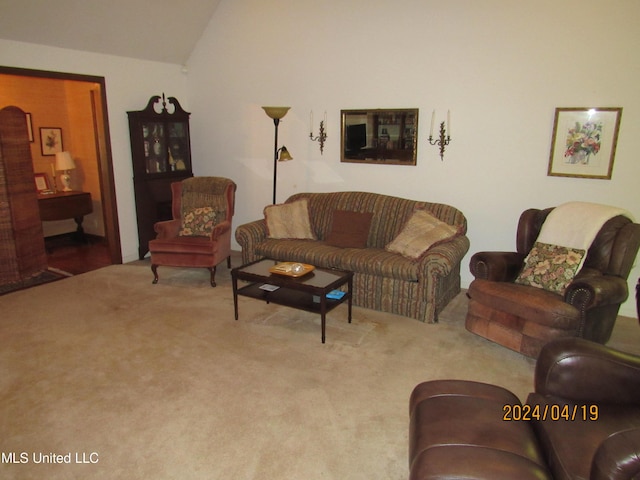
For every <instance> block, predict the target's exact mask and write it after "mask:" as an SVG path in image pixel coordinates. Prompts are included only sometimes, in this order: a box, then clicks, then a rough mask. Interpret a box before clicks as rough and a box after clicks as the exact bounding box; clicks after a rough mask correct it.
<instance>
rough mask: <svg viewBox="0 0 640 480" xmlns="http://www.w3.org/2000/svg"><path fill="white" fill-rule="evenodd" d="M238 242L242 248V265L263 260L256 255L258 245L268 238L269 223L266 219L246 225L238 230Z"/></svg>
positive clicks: (236, 235) (236, 234) (236, 233)
mask: <svg viewBox="0 0 640 480" xmlns="http://www.w3.org/2000/svg"><path fill="white" fill-rule="evenodd" d="M235 237H236V241H237V242H238V243H239V244H240V247H242V263H243V264H246V263H249V262H253V261H255V260H259V259H260V258H262V257H261V256H260V255H256V253H255V249H256V245H257V244H258V243H260V242H262V241H263V240H265V239H266V238H267V223H266V222H265V221H264V219H261V220H255V221H253V222H250V223H245V224H244V225H240V226H239V227H237V228H236V232H235Z"/></svg>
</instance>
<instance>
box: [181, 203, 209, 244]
mask: <svg viewBox="0 0 640 480" xmlns="http://www.w3.org/2000/svg"><path fill="white" fill-rule="evenodd" d="M217 217H218V212H216V211H215V210H214V209H213V208H212V207H199V208H193V209H190V210H187V211H186V212H185V213H184V217H182V228H181V229H180V232H178V235H179V236H181V237H209V236H211V232H212V231H213V227H215V226H216V221H217Z"/></svg>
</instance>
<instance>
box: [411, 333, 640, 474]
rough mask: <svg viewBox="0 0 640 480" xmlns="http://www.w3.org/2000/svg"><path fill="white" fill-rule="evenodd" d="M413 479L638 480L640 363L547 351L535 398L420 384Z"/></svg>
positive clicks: (596, 353) (593, 349)
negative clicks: (524, 399) (521, 397)
mask: <svg viewBox="0 0 640 480" xmlns="http://www.w3.org/2000/svg"><path fill="white" fill-rule="evenodd" d="M409 411H410V427H409V466H410V477H409V478H410V479H411V480H423V479H436V478H437V479H459V478H465V479H487V480H489V479H490V480H513V479H518V480H527V479H531V480H534V479H535V480H543V479H557V480H560V479H562V480H568V479H591V480H623V479H637V478H640V357H638V356H635V355H630V354H626V353H622V352H619V351H616V350H613V349H611V348H608V347H605V346H603V345H599V344H597V343H593V342H590V341H588V340H584V339H580V338H565V339H560V340H555V341H553V342H550V343H548V344H547V345H545V347H543V349H542V351H541V353H540V356H539V357H538V360H537V363H536V369H535V392H534V393H531V394H530V395H529V396H528V398H527V401H526V403H525V404H524V405H523V404H521V403H520V401H519V400H518V398H517V397H516V396H515V395H514V394H513V393H511V392H509V391H508V390H506V389H504V388H502V387H499V386H496V385H489V384H485V383H479V382H472V381H465V380H434V381H430V382H424V383H421V384H419V385H417V386H416V387H415V388H414V390H413V392H412V394H411V399H410V403H409Z"/></svg>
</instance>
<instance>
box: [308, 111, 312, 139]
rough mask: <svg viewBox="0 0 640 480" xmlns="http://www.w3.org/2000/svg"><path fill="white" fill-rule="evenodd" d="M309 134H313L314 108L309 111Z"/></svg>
mask: <svg viewBox="0 0 640 480" xmlns="http://www.w3.org/2000/svg"><path fill="white" fill-rule="evenodd" d="M309 134H311V135H313V110H311V113H309Z"/></svg>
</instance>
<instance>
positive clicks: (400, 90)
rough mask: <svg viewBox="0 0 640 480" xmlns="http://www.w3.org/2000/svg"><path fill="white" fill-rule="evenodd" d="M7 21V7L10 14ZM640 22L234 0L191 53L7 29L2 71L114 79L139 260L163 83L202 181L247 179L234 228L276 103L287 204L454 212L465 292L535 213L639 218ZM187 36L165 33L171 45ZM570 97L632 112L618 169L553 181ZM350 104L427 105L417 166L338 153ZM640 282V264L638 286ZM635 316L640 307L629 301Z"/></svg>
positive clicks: (129, 221)
mask: <svg viewBox="0 0 640 480" xmlns="http://www.w3.org/2000/svg"><path fill="white" fill-rule="evenodd" d="M43 5H46V4H43ZM45 8H48V9H51V8H52V7H43V9H45ZM185 8H186V7H185ZM53 9H54V10H55V9H56V8H55V7H54V8H53ZM72 13H73V12H68V15H69V16H70V17H73V15H72ZM10 16H11V15H10V12H9V13H7V14H5V13H4V12H3V14H2V17H3V18H4V19H5V20H3V21H10V20H8V19H10ZM639 18H640V5H639V4H638V3H637V2H634V1H632V0H615V1H614V2H609V3H607V4H606V5H605V4H603V3H602V2H597V1H595V0H582V1H577V0H567V1H563V2H557V1H554V0H540V1H535V2H524V3H523V2H510V1H505V0H481V1H472V0H454V1H450V2H437V1H435V0H425V1H414V0H400V1H399V2H381V1H377V0H376V1H365V0H354V1H351V2H347V3H346V2H339V1H337V0H329V1H328V2H322V3H318V2H309V1H305V2H300V1H293V0H279V1H277V2H264V1H259V0H234V1H231V0H221V1H220V2H219V3H218V5H217V7H216V8H215V10H214V12H213V15H212V16H211V19H210V21H209V22H208V23H207V25H206V27H205V29H204V30H203V32H202V35H201V37H200V38H199V40H198V41H197V42H196V43H195V45H194V48H193V50H192V51H191V52H190V53H189V54H188V55H187V56H186V57H184V58H181V59H179V60H175V61H170V62H168V61H160V60H157V59H156V60H150V59H148V58H147V59H144V58H134V57H133V56H123V55H117V54H113V53H97V52H94V51H88V50H85V49H84V48H83V44H82V42H81V39H79V42H78V44H77V45H76V46H75V47H69V46H67V47H65V48H63V47H60V46H54V45H39V44H35V43H29V41H28V40H22V41H16V40H13V39H6V38H2V39H0V64H2V65H5V66H10V67H18V68H27V69H36V70H47V71H56V72H69V73H76V74H86V75H97V76H102V77H104V78H105V84H106V98H107V108H108V116H109V130H110V142H111V152H112V161H113V173H114V178H115V191H116V201H117V207H118V220H119V231H120V239H121V245H122V258H123V262H125V263H126V262H131V261H134V260H136V259H137V249H138V239H137V230H136V216H135V200H134V191H133V183H132V166H131V150H130V144H129V131H128V124H127V116H126V112H127V111H130V110H139V109H142V108H143V107H144V106H145V105H146V102H147V101H148V99H149V97H151V96H152V95H161V94H162V93H165V94H166V95H168V96H174V97H176V98H178V99H179V100H180V103H181V105H182V106H183V108H184V109H185V110H187V111H189V112H191V114H192V115H191V146H192V156H193V168H194V173H195V174H196V175H198V176H209V175H211V176H223V177H228V178H231V179H233V180H234V181H235V182H236V183H237V185H238V191H237V204H236V213H235V217H234V225H235V226H237V225H240V224H243V223H246V222H249V221H252V220H255V219H257V218H260V217H262V215H263V213H262V212H263V208H264V207H265V206H266V205H268V204H270V203H271V192H272V187H273V184H272V175H273V122H272V121H271V119H269V118H268V117H267V116H266V115H265V113H264V111H263V110H262V108H261V106H263V105H286V106H290V107H291V110H290V111H289V112H288V113H287V115H286V117H285V118H284V119H283V121H282V123H281V124H280V126H279V140H280V143H281V144H284V145H286V146H287V148H288V150H289V151H290V152H291V154H292V156H293V158H294V160H293V161H291V162H287V163H286V164H282V166H281V167H279V169H278V184H277V186H278V202H282V201H284V200H285V199H286V198H288V197H289V196H290V195H292V194H294V193H298V192H307V191H308V192H329V191H341V190H343V191H347V190H354V191H355V190H361V191H371V192H377V193H383V194H387V195H397V196H400V197H403V198H409V199H414V200H422V201H432V202H441V203H445V204H449V205H452V206H454V207H456V208H458V209H459V210H461V211H462V212H463V213H464V214H465V216H466V218H467V220H468V233H467V235H468V237H469V239H470V242H471V248H470V250H469V253H468V254H467V257H465V259H464V260H463V262H462V272H461V274H462V286H463V288H467V287H468V285H469V283H470V282H471V281H472V278H473V277H472V276H471V274H470V272H469V270H468V268H467V266H468V263H469V258H470V256H471V255H472V254H473V253H474V252H477V251H481V250H512V249H513V247H514V243H515V229H516V224H517V220H518V216H519V215H520V213H521V212H522V211H523V210H525V209H527V208H531V207H536V208H546V207H550V206H554V205H558V204H560V203H564V202H566V201H570V200H581V201H590V202H596V203H604V204H608V205H615V206H618V207H622V208H625V209H627V210H629V211H630V212H631V213H632V214H633V215H634V216H635V217H636V218H640V194H639V193H638V188H637V185H636V183H637V180H636V179H637V178H639V176H640V163H639V162H638V161H637V158H636V156H637V154H636V152H638V151H640V138H638V136H637V135H634V134H633V131H634V125H636V126H637V125H640V108H639V107H640V93H638V89H637V85H638V80H639V79H640V78H639V76H640V74H639V72H640V65H639V62H640V59H639V58H638V54H637V52H636V51H635V49H634V46H635V45H637V44H638V43H639V40H640V38H639V37H640V32H639V31H638V29H637V23H638V19H639ZM104 24H105V28H108V29H110V30H114V31H117V34H118V35H127V32H126V31H125V32H123V31H121V30H119V29H118V28H117V25H113V24H111V23H110V21H109V19H105V21H104ZM48 28H53V26H51V27H48ZM180 28H181V26H180V25H172V26H171V27H166V30H164V31H162V32H161V33H160V34H158V37H157V38H156V41H157V43H158V45H162V44H163V42H170V41H171V37H172V36H177V35H179V33H178V32H179V31H180ZM2 31H4V30H3V29H1V28H0V32H2ZM0 37H3V35H2V33H0ZM105 38H106V37H105ZM158 48H162V47H158ZM558 107H621V108H623V113H622V117H621V123H620V131H619V137H618V142H617V148H616V151H615V158H614V160H615V161H614V164H613V170H612V176H611V179H607V180H605V179H591V178H570V177H557V176H548V175H547V168H548V164H549V152H550V148H551V142H552V137H553V121H554V112H555V109H556V108H558ZM353 108H369V109H372V108H418V109H419V126H418V145H417V164H416V165H415V166H403V165H370V164H353V163H342V162H340V111H341V110H343V109H353ZM434 110H435V112H436V121H437V122H440V121H445V120H446V116H447V112H450V116H451V124H450V129H451V130H450V134H451V143H450V144H449V145H448V146H447V148H446V151H445V153H444V156H443V158H442V159H441V158H440V156H439V151H438V148H437V147H435V146H431V145H429V142H428V134H429V127H430V123H431V114H432V112H433V111H434ZM311 111H313V112H314V118H315V119H316V122H315V124H314V125H313V126H312V128H313V130H314V133H317V130H318V119H320V118H322V117H323V115H324V112H325V111H326V112H327V135H328V136H327V141H326V143H325V148H324V151H323V152H322V153H321V152H320V149H319V148H318V143H317V142H311V141H310V140H309V130H310V124H309V123H310V122H309V120H310V112H311ZM235 248H236V249H238V248H239V246H238V245H237V244H236V245H235ZM221 270H224V267H221ZM146 273H147V274H148V275H149V289H152V288H153V287H152V285H151V284H150V281H151V278H150V275H151V274H150V272H146ZM638 277H640V268H639V267H638V266H637V265H636V266H635V267H634V268H633V270H632V271H631V274H630V275H629V290H630V291H633V288H634V286H635V282H636V281H637V279H638ZM621 314H622V315H625V316H627V317H634V316H635V306H634V303H633V301H632V299H631V298H630V299H629V300H628V301H626V302H625V303H624V304H623V305H622V308H621ZM435 327H436V328H438V327H439V326H435ZM462 333H463V331H462V332H460V335H462ZM329 338H330V337H329ZM509 358H511V359H513V358H515V357H509ZM427 361H428V360H426V359H425V363H426V362H427ZM514 361H515V360H514ZM406 394H407V395H408V392H406ZM87 448H88V447H87Z"/></svg>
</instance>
